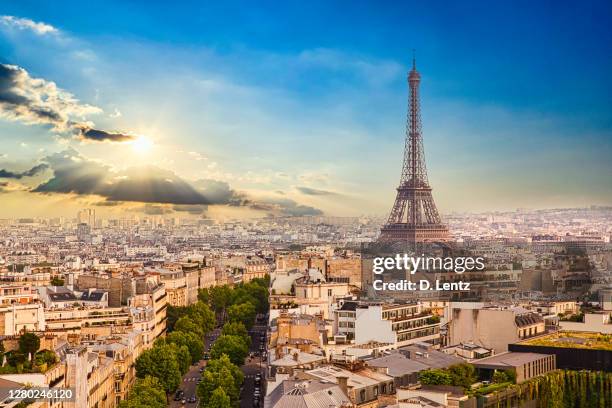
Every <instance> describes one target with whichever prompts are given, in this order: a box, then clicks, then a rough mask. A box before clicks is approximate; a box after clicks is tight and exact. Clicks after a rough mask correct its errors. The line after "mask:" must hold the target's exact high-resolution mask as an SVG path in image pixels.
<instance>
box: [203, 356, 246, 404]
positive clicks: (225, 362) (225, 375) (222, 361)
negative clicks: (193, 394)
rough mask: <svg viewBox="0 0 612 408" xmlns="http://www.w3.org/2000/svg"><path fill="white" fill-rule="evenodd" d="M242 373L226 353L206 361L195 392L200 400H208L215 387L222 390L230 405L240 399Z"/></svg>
mask: <svg viewBox="0 0 612 408" xmlns="http://www.w3.org/2000/svg"><path fill="white" fill-rule="evenodd" d="M243 381H244V375H243V374H242V371H241V370H240V368H238V367H237V366H236V365H234V364H232V363H231V361H230V359H229V358H228V356H227V355H222V356H221V357H219V358H218V359H213V360H210V361H209V362H208V365H207V366H206V370H204V372H203V373H202V382H200V384H198V388H197V393H198V397H199V398H200V401H210V400H211V398H212V395H213V393H214V391H215V390H216V389H217V388H221V389H223V390H224V392H225V394H226V395H227V396H228V397H229V399H230V402H231V404H232V405H236V404H237V403H238V401H239V400H240V385H242V382H243Z"/></svg>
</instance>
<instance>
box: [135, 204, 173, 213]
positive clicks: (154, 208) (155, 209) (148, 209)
mask: <svg viewBox="0 0 612 408" xmlns="http://www.w3.org/2000/svg"><path fill="white" fill-rule="evenodd" d="M132 211H136V212H143V213H145V214H147V215H164V214H170V213H172V210H171V209H170V208H168V207H166V206H163V205H155V204H145V205H143V206H141V207H136V208H134V209H132Z"/></svg>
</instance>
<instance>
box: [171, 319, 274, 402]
mask: <svg viewBox="0 0 612 408" xmlns="http://www.w3.org/2000/svg"><path fill="white" fill-rule="evenodd" d="M266 330H267V326H266V325H260V326H253V328H252V329H251V330H250V332H249V334H250V335H251V348H250V350H249V351H250V353H251V355H253V357H247V358H246V361H245V364H244V365H243V366H242V367H240V368H241V369H242V372H243V374H244V384H243V388H242V392H241V393H240V408H252V407H253V396H254V394H255V376H256V375H257V374H261V375H262V380H261V385H260V386H259V390H260V394H261V396H260V399H259V401H260V402H259V406H260V407H263V398H264V396H265V392H264V390H263V384H265V380H264V378H265V376H264V372H265V368H264V367H265V359H264V358H262V356H261V350H260V346H261V345H262V342H261V337H262V336H265V335H266ZM220 333H221V329H215V330H213V331H212V332H211V333H210V335H209V336H207V337H206V344H205V352H208V351H209V347H211V346H212V344H213V343H214V342H215V340H216V339H217V337H219V335H220ZM263 349H264V350H266V344H265V342H264V343H263ZM204 367H206V360H200V361H198V363H197V364H196V365H192V366H191V367H190V368H189V371H188V372H187V374H185V375H184V376H183V378H182V379H181V384H180V385H179V389H180V390H182V391H183V392H184V395H183V397H182V400H180V401H174V397H175V394H173V395H171V396H170V397H171V399H172V400H171V402H170V405H169V407H171V408H183V407H186V408H195V407H197V406H198V403H199V401H197V391H196V389H197V386H198V380H199V379H200V378H201V374H200V368H204ZM192 396H195V397H196V402H191V403H190V402H189V399H190V398H191V397H192ZM182 401H185V403H183V402H182Z"/></svg>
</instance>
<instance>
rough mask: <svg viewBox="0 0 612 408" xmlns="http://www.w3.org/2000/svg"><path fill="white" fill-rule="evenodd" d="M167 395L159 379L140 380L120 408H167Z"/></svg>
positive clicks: (147, 378)
mask: <svg viewBox="0 0 612 408" xmlns="http://www.w3.org/2000/svg"><path fill="white" fill-rule="evenodd" d="M165 407H166V394H165V393H164V391H163V384H162V383H161V382H160V381H159V379H158V378H157V377H151V376H149V375H148V376H146V377H145V378H138V379H137V380H136V383H135V384H134V388H133V389H132V392H131V393H130V395H129V397H128V399H127V400H125V401H121V403H120V404H119V408H165Z"/></svg>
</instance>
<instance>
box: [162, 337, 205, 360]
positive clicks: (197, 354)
mask: <svg viewBox="0 0 612 408" xmlns="http://www.w3.org/2000/svg"><path fill="white" fill-rule="evenodd" d="M166 342H167V343H173V344H176V345H177V346H185V347H187V349H188V350H189V354H190V355H191V362H192V363H194V364H195V363H196V362H198V361H199V360H200V359H201V358H202V355H203V354H204V342H203V341H202V339H200V338H199V337H198V335H197V334H196V333H188V332H183V331H174V332H172V333H169V334H168V335H167V336H166Z"/></svg>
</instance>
